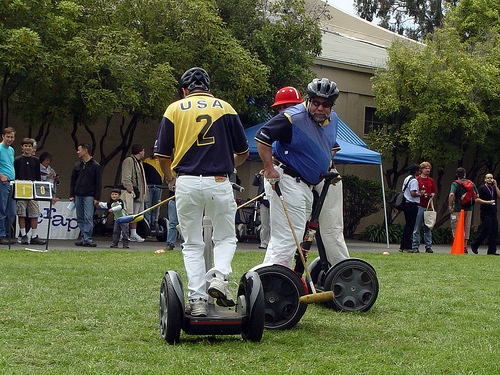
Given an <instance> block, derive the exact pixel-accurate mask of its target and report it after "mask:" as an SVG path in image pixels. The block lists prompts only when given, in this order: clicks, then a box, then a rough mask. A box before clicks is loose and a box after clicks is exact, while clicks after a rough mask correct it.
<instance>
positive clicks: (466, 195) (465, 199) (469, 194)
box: [455, 180, 476, 208]
mask: <svg viewBox="0 0 500 375" xmlns="http://www.w3.org/2000/svg"><path fill="white" fill-rule="evenodd" d="M455 182H456V183H458V184H459V185H460V195H459V198H460V205H461V206H462V208H468V207H471V206H473V205H474V202H475V201H476V192H475V191H474V185H473V184H472V181H471V180H467V181H460V180H455Z"/></svg>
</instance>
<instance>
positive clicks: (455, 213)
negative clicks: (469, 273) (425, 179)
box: [448, 167, 478, 254]
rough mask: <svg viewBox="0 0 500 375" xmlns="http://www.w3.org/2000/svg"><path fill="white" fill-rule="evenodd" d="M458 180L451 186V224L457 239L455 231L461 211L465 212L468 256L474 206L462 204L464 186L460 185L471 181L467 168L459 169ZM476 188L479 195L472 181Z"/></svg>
mask: <svg viewBox="0 0 500 375" xmlns="http://www.w3.org/2000/svg"><path fill="white" fill-rule="evenodd" d="M456 176H457V180H455V181H453V182H452V184H451V189H450V195H449V197H448V209H449V212H450V222H451V231H452V232H453V237H455V231H456V229H457V224H458V219H459V218H460V211H461V210H464V214H465V220H464V240H465V241H464V246H465V248H464V253H465V254H467V253H468V250H467V245H468V242H469V237H470V226H471V222H472V211H473V209H474V205H473V204H472V205H470V206H468V207H463V206H462V203H461V191H462V186H461V185H460V183H463V182H466V181H470V180H468V179H467V171H466V170H465V168H462V167H460V168H457V171H456ZM470 183H471V184H472V186H473V188H474V192H475V193H476V195H477V194H478V191H477V187H476V185H474V183H473V182H472V181H470Z"/></svg>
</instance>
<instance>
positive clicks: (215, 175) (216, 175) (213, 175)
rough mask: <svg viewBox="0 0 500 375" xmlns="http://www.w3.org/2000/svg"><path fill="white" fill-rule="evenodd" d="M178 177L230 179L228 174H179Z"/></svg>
mask: <svg viewBox="0 0 500 375" xmlns="http://www.w3.org/2000/svg"><path fill="white" fill-rule="evenodd" d="M177 176H196V177H199V176H201V177H229V175H228V174H227V173H213V174H212V173H207V174H194V173H183V172H180V173H177Z"/></svg>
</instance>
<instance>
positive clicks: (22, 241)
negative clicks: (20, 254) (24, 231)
mask: <svg viewBox="0 0 500 375" xmlns="http://www.w3.org/2000/svg"><path fill="white" fill-rule="evenodd" d="M19 243H20V244H21V245H27V244H29V243H30V242H29V241H28V236H27V235H24V236H22V237H21V241H20V242H19Z"/></svg>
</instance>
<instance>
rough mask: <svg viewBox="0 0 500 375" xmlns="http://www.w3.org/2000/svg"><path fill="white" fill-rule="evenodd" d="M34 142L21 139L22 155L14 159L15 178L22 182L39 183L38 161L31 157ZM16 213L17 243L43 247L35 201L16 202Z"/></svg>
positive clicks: (38, 212)
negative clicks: (27, 220) (28, 230)
mask: <svg viewBox="0 0 500 375" xmlns="http://www.w3.org/2000/svg"><path fill="white" fill-rule="evenodd" d="M33 144H34V140H33V139H31V138H23V140H22V142H21V147H22V155H20V156H18V157H17V158H15V159H14V170H15V171H16V178H17V179H18V180H24V181H41V180H42V178H41V173H40V160H38V158H37V157H36V156H33V153H32V151H33ZM16 213H17V216H18V222H19V230H20V237H19V242H20V243H21V244H23V245H27V244H32V245H45V241H43V240H41V239H40V238H39V237H38V218H39V217H40V209H39V207H38V202H37V201H36V200H33V199H30V200H18V201H17V202H16ZM26 218H29V220H30V226H31V239H30V240H28V235H27V232H26Z"/></svg>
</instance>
